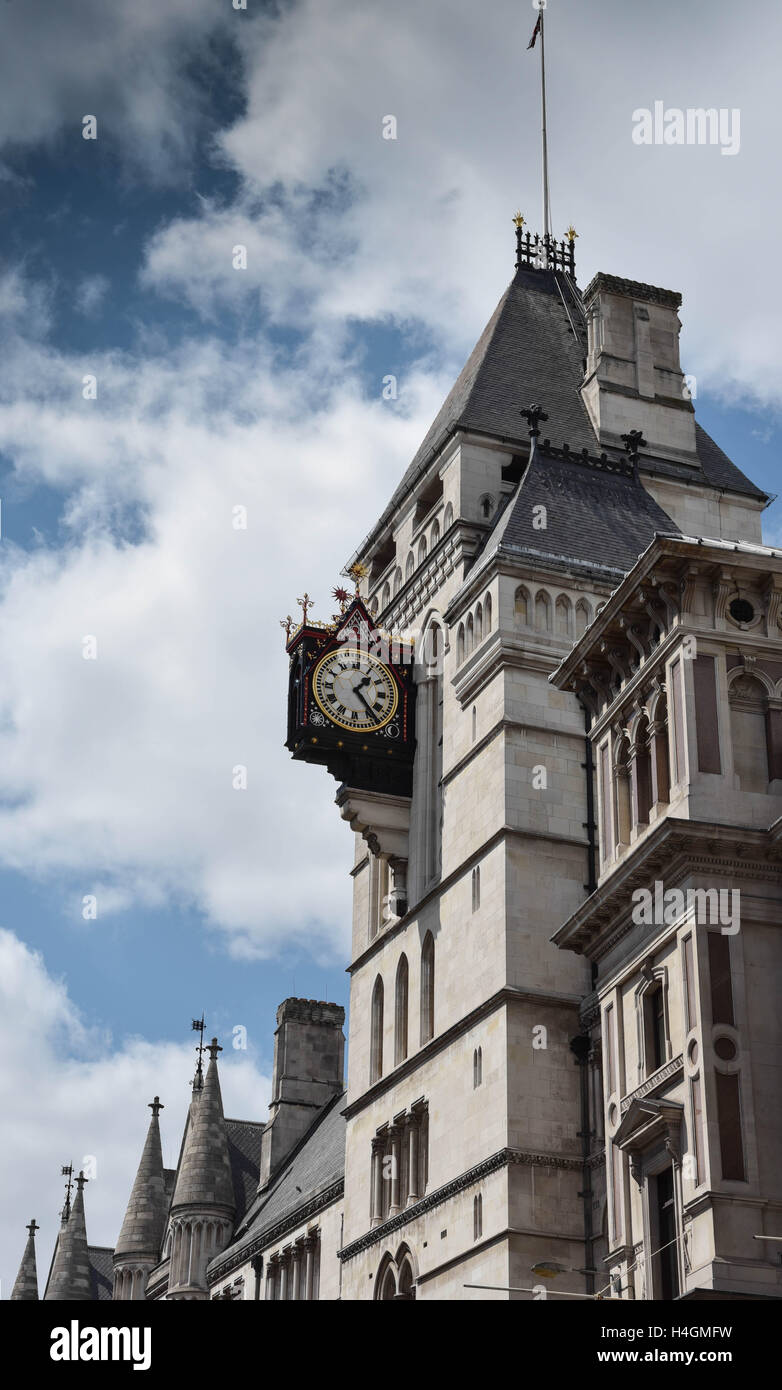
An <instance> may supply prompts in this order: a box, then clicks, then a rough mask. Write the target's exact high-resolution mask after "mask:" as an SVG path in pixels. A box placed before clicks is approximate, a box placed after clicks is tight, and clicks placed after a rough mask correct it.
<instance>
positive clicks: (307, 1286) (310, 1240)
mask: <svg viewBox="0 0 782 1390" xmlns="http://www.w3.org/2000/svg"><path fill="white" fill-rule="evenodd" d="M317 1239H318V1238H317V1236H315V1235H311V1236H307V1237H306V1239H305V1241H304V1254H305V1260H306V1263H305V1266H304V1297H305V1299H306V1300H307V1302H308V1303H311V1302H312V1297H313V1293H314V1289H315V1244H316V1242H317Z"/></svg>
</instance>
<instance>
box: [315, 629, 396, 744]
mask: <svg viewBox="0 0 782 1390" xmlns="http://www.w3.org/2000/svg"><path fill="white" fill-rule="evenodd" d="M312 689H313V693H314V695H315V699H316V700H317V702H318V704H319V706H320V708H321V709H322V710H323V713H324V714H325V715H326V716H327V717H328V719H329V720H330V722H331V723H332V724H336V725H337V726H338V727H339V728H340V729H352V730H354V732H356V733H360V734H364V733H371V732H372V731H373V730H375V729H382V728H383V726H384V725H385V724H387V723H388V721H389V720H390V719H391V717H392V715H393V714H394V711H395V710H396V706H397V700H398V692H397V687H396V681H395V680H394V678H393V676H392V675H391V672H390V671H389V670H388V668H387V667H386V666H384V665H383V664H382V662H380V661H378V660H376V658H375V657H373V656H370V655H369V654H368V653H367V652H361V651H359V650H358V649H357V648H356V647H341V648H340V649H339V650H338V651H333V652H329V653H328V655H327V656H324V657H323V659H322V661H319V662H318V665H317V666H316V667H315V674H314V676H313V680H312Z"/></svg>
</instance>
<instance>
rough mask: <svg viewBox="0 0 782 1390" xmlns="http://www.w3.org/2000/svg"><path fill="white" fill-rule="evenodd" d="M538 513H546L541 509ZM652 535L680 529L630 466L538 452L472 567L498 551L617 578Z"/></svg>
mask: <svg viewBox="0 0 782 1390" xmlns="http://www.w3.org/2000/svg"><path fill="white" fill-rule="evenodd" d="M543 507H544V508H545V512H542V511H541V510H539V509H540V508H543ZM542 519H545V522H546V525H545V528H541V527H540V524H539V523H540V521H541V520H542ZM536 522H537V523H538V524H537V525H536ZM656 534H665V535H678V534H679V528H678V526H677V525H676V523H675V522H674V521H672V520H671V518H670V517H669V516H668V514H667V513H666V512H664V511H663V509H662V507H660V506H658V504H657V503H656V502H655V500H654V498H653V497H651V496H650V495H649V493H648V492H647V491H646V489H645V488H644V487H643V486H642V485H641V483H640V482H639V481H638V479H637V477H636V476H635V475H634V473H633V471H632V468H631V467H630V466H629V465H625V466H624V467H620V466H618V465H614V466H612V465H610V464H606V465H604V464H602V463H601V461H600V460H598V459H592V460H591V461H586V460H578V461H576V460H571V459H569V458H562V457H554V456H552V455H550V454H546V453H544V452H543V451H542V450H540V449H536V450H534V451H533V454H532V457H531V459H530V461H529V464H528V466H527V468H526V470H525V472H524V474H523V476H522V478H521V480H520V482H519V484H518V486H517V488H516V491H515V493H514V494H513V496H512V497H511V498H510V500H509V502H508V504H507V505H506V507H505V509H504V511H503V512H501V513H500V514H499V516H498V517H497V519H496V521H495V524H494V527H493V528H492V530H491V532H490V533H489V535H488V537H487V539H486V542H485V545H484V548H483V551H482V556H481V557H479V558H478V560H476V565H477V564H480V560H481V558H483V556H488V555H490V554H493V553H495V552H496V551H497V550H498V549H500V548H502V550H503V551H508V552H515V553H523V554H528V555H530V556H534V557H536V558H537V559H540V558H542V557H544V556H545V557H546V558H549V559H552V558H555V559H556V560H558V561H561V560H564V561H566V562H575V563H577V564H585V565H589V566H591V567H593V568H594V567H599V568H608V569H610V570H614V571H616V572H617V574H619V573H624V572H625V571H627V570H628V569H631V568H632V566H633V565H634V564H635V562H636V560H637V559H638V556H639V555H640V554H641V553H642V552H643V551H644V550H645V549H646V547H647V545H648V544H649V542H650V541H651V540H652V539H653V538H654V536H655V535H656Z"/></svg>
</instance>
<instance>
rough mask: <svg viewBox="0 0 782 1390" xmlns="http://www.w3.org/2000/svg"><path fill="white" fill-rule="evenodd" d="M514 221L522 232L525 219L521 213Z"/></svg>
mask: <svg viewBox="0 0 782 1390" xmlns="http://www.w3.org/2000/svg"><path fill="white" fill-rule="evenodd" d="M513 221H514V222H515V224H516V227H517V228H518V230H519V231H521V229H522V227H523V226H524V218H523V217H522V215H521V213H520V212H517V213H516V216H515V217H514V219H513Z"/></svg>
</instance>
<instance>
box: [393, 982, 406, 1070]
mask: <svg viewBox="0 0 782 1390" xmlns="http://www.w3.org/2000/svg"><path fill="white" fill-rule="evenodd" d="M408 974H409V972H408V968H407V956H405V955H403V956H400V958H399V964H398V966H397V968H396V1000H395V1007H394V1065H395V1066H399V1063H400V1062H404V1060H405V1058H406V1057H407V986H408Z"/></svg>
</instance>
